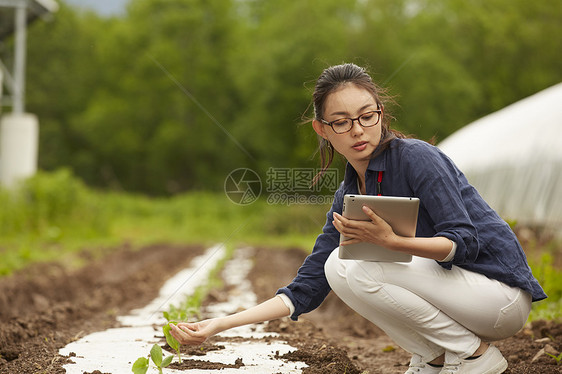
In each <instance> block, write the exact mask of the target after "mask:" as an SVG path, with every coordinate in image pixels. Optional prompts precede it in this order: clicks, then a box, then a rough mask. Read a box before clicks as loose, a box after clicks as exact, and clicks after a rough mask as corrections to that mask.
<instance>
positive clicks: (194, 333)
mask: <svg viewBox="0 0 562 374" xmlns="http://www.w3.org/2000/svg"><path fill="white" fill-rule="evenodd" d="M170 327H171V328H172V329H171V330H170V333H171V334H172V336H173V337H174V338H176V340H177V341H178V342H179V343H180V344H187V345H199V344H201V343H203V342H205V341H206V340H207V339H208V338H210V337H211V336H213V335H215V334H217V333H219V332H221V331H222V329H221V327H220V319H219V318H213V319H207V320H204V321H201V322H195V323H187V322H180V323H178V324H177V325H174V324H173V323H170Z"/></svg>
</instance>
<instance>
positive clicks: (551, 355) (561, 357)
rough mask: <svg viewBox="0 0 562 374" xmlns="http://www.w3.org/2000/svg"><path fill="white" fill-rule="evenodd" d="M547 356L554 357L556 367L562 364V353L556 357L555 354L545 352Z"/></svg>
mask: <svg viewBox="0 0 562 374" xmlns="http://www.w3.org/2000/svg"><path fill="white" fill-rule="evenodd" d="M545 353H546V354H547V355H549V356H550V357H552V358H553V359H554V360H556V365H560V362H562V353H560V354H559V355H558V356H555V355H553V354H550V353H548V352H545Z"/></svg>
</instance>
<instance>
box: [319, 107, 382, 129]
mask: <svg viewBox="0 0 562 374" xmlns="http://www.w3.org/2000/svg"><path fill="white" fill-rule="evenodd" d="M381 117H382V110H380V109H378V110H373V111H370V112H367V113H363V114H361V115H360V116H359V117H357V118H339V119H337V120H335V121H332V122H328V121H326V120H323V119H321V120H320V122H322V123H323V124H325V125H328V126H330V127H331V128H332V130H334V132H335V133H336V134H343V133H346V132H348V131H350V130H351V129H352V128H353V122H354V121H357V122H359V124H360V125H361V126H362V127H372V126H375V125H376V124H377V123H379V121H380V119H381Z"/></svg>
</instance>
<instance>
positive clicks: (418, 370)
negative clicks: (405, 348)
mask: <svg viewBox="0 0 562 374" xmlns="http://www.w3.org/2000/svg"><path fill="white" fill-rule="evenodd" d="M440 372H441V367H435V366H431V365H429V364H428V363H427V362H423V361H422V359H421V356H420V355H416V354H415V355H413V356H412V359H411V360H410V367H409V368H408V371H406V372H405V373H404V374H439V373H440Z"/></svg>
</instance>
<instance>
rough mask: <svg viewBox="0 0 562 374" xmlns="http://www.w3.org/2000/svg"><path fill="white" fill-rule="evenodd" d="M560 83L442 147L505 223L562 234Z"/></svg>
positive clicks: (475, 124)
mask: <svg viewBox="0 0 562 374" xmlns="http://www.w3.org/2000/svg"><path fill="white" fill-rule="evenodd" d="M560 103H562V83H559V84H557V85H555V86H552V87H550V88H547V89H545V90H543V91H541V92H539V93H536V94H534V95H532V96H530V97H527V98H525V99H523V100H521V101H518V102H516V103H514V104H512V105H509V106H507V107H505V108H503V109H501V110H499V111H497V112H495V113H492V114H490V115H488V116H486V117H484V118H481V119H479V120H477V121H475V122H473V123H471V124H469V125H467V126H465V127H463V128H462V129H460V130H459V131H457V132H455V133H454V134H452V135H451V136H449V137H448V138H446V139H445V140H444V141H443V142H441V143H440V144H439V145H438V146H439V148H441V150H443V151H444V152H445V153H446V154H447V155H448V156H449V157H451V158H452V159H453V161H454V162H455V163H456V164H457V165H458V167H459V168H460V169H461V170H462V171H463V172H464V173H465V174H466V176H467V178H468V180H469V181H470V182H471V183H472V184H473V185H474V186H475V187H476V188H477V189H478V191H479V192H480V194H481V195H482V196H483V197H484V198H485V199H486V201H487V202H488V203H489V204H490V205H491V206H492V207H493V208H494V209H496V210H497V211H498V212H499V213H500V214H501V215H502V217H504V218H505V219H508V220H515V221H517V222H518V223H521V224H524V225H528V226H533V227H542V228H548V229H550V230H553V231H555V232H557V233H558V234H561V233H562V229H560V224H561V223H562V106H561V104H560Z"/></svg>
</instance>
